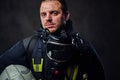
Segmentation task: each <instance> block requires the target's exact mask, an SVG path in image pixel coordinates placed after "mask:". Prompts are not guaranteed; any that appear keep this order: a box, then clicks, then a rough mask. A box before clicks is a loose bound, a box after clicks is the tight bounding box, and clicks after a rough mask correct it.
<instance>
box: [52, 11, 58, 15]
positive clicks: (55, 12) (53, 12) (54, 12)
mask: <svg viewBox="0 0 120 80" xmlns="http://www.w3.org/2000/svg"><path fill="white" fill-rule="evenodd" d="M51 14H52V15H53V16H57V15H58V14H59V12H58V11H52V12H51Z"/></svg>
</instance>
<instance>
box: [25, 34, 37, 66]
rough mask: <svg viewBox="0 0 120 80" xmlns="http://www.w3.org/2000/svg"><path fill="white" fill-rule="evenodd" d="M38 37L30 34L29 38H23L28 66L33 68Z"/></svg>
mask: <svg viewBox="0 0 120 80" xmlns="http://www.w3.org/2000/svg"><path fill="white" fill-rule="evenodd" d="M37 40H38V39H37V37H36V36H30V37H28V38H25V39H24V40H23V45H24V48H25V51H26V60H27V62H28V65H29V66H28V67H29V68H31V58H32V53H33V50H34V47H35V44H36V42H37Z"/></svg>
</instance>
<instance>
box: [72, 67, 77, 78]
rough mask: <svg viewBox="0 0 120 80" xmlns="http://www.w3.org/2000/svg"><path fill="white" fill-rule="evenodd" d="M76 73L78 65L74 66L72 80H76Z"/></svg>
mask: <svg viewBox="0 0 120 80" xmlns="http://www.w3.org/2000/svg"><path fill="white" fill-rule="evenodd" d="M77 73H78V66H75V68H74V73H73V78H72V80H76V77H77Z"/></svg>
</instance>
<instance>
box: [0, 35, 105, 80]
mask: <svg viewBox="0 0 120 80" xmlns="http://www.w3.org/2000/svg"><path fill="white" fill-rule="evenodd" d="M72 40H75V41H77V43H74V45H75V47H70V48H68V49H67V50H66V51H65V53H67V54H63V53H64V51H63V53H62V50H61V49H62V48H64V46H63V45H61V44H60V45H61V46H60V47H58V48H57V46H56V44H55V45H52V46H51V44H50V45H49V46H47V47H46V45H45V44H46V43H45V42H44V39H43V38H42V39H41V38H38V37H37V38H35V43H34V44H35V45H33V47H32V50H31V52H32V53H31V52H30V51H27V50H28V49H26V47H25V45H24V40H21V41H19V42H17V43H16V44H15V45H14V46H13V47H12V48H10V49H9V50H7V51H6V52H5V53H3V54H2V55H1V56H0V72H2V71H3V70H4V68H5V67H7V66H8V65H10V64H19V65H23V66H26V67H28V68H29V69H31V71H32V72H33V75H34V76H35V78H36V79H37V80H105V76H104V69H103V65H102V63H101V61H100V59H99V56H98V54H97V53H96V51H95V50H94V48H93V47H92V46H91V45H90V44H89V43H88V42H87V41H85V40H83V39H82V38H81V37H79V38H78V36H77V37H73V39H72ZM29 42H30V41H29ZM33 42H34V41H33ZM33 42H32V41H31V43H33ZM53 42H54V41H53ZM63 42H64V41H63ZM61 43H62V42H61ZM29 45H30V44H29ZM62 46H63V47H62ZM48 48H49V49H48ZM54 48H55V50H52V51H53V52H54V53H53V55H52V54H51V52H52V51H51V49H54ZM65 48H66V46H65ZM46 49H47V50H48V51H47V52H46ZM57 49H58V50H57ZM63 50H64V49H63ZM60 52H61V53H60ZM55 53H59V55H56V54H55ZM64 56H65V57H64ZM65 60H67V61H65Z"/></svg>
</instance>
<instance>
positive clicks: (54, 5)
mask: <svg viewBox="0 0 120 80" xmlns="http://www.w3.org/2000/svg"><path fill="white" fill-rule="evenodd" d="M51 10H62V9H61V4H60V2H59V1H44V2H42V3H41V6H40V12H44V11H51Z"/></svg>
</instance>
